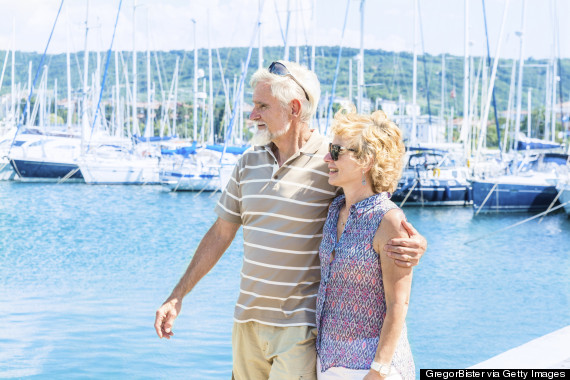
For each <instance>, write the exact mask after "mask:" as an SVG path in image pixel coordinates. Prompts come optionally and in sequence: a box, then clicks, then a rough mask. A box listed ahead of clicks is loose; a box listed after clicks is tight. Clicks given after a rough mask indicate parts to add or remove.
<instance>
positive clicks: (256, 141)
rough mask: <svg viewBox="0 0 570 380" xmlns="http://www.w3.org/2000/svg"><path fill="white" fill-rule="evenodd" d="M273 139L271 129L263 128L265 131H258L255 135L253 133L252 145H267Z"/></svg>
mask: <svg viewBox="0 0 570 380" xmlns="http://www.w3.org/2000/svg"><path fill="white" fill-rule="evenodd" d="M271 140H272V136H271V133H269V131H267V130H263V131H259V130H258V131H257V132H256V133H255V135H253V137H252V138H251V141H250V143H251V145H255V146H263V145H267V144H269V143H270V142H271Z"/></svg>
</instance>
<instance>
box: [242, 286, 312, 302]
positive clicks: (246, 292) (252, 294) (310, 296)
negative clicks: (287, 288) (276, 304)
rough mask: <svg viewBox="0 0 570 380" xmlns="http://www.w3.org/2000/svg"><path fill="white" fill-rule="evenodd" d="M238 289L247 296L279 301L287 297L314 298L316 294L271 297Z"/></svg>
mask: <svg viewBox="0 0 570 380" xmlns="http://www.w3.org/2000/svg"><path fill="white" fill-rule="evenodd" d="M239 291H240V293H243V294H247V295H249V296H254V297H257V298H269V299H272V300H279V301H287V300H289V299H296V300H301V299H304V298H314V297H316V296H317V295H316V294H309V295H308V296H289V297H273V296H267V295H263V294H258V293H254V292H248V291H247V290H243V289H240V290H239Z"/></svg>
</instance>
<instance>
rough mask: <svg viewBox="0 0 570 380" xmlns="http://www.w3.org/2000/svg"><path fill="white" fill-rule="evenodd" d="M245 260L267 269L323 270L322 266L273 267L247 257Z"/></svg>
mask: <svg viewBox="0 0 570 380" xmlns="http://www.w3.org/2000/svg"><path fill="white" fill-rule="evenodd" d="M243 260H244V261H245V262H247V263H250V264H253V265H259V266H262V267H267V268H276V269H285V270H310V269H321V267H320V265H317V266H313V267H288V266H284V265H273V264H267V263H260V262H259V261H254V260H250V259H247V258H245V257H244V258H243Z"/></svg>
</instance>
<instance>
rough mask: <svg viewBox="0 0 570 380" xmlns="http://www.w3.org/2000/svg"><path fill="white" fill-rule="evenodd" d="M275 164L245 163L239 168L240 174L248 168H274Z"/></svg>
mask: <svg viewBox="0 0 570 380" xmlns="http://www.w3.org/2000/svg"><path fill="white" fill-rule="evenodd" d="M273 166H274V164H262V165H245V166H244V167H243V168H241V169H240V170H239V172H240V174H241V173H242V172H243V171H244V170H246V169H258V168H272V167H273Z"/></svg>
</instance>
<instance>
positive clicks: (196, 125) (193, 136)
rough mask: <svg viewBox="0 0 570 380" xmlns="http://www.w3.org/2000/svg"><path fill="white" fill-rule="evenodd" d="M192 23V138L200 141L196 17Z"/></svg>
mask: <svg viewBox="0 0 570 380" xmlns="http://www.w3.org/2000/svg"><path fill="white" fill-rule="evenodd" d="M192 24H193V25H194V85H193V91H194V104H193V106H194V107H193V111H194V115H192V116H193V121H194V130H193V135H192V138H193V140H194V141H198V46H197V45H196V19H192Z"/></svg>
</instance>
